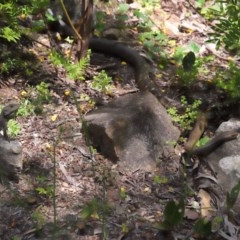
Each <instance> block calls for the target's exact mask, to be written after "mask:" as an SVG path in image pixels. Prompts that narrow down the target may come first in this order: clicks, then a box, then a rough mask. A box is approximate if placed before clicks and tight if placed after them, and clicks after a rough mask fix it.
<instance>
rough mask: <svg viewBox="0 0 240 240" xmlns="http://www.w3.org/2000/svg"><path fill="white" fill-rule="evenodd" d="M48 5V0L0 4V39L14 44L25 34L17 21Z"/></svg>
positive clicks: (6, 0)
mask: <svg viewBox="0 0 240 240" xmlns="http://www.w3.org/2000/svg"><path fill="white" fill-rule="evenodd" d="M48 4H49V0H39V1H38V0H33V1H30V0H29V1H23V2H22V4H19V3H18V1H12V0H5V1H3V2H2V3H0V22H1V23H2V24H3V25H2V26H1V28H0V38H4V39H6V40H7V41H9V42H14V43H16V42H17V41H18V40H19V39H20V37H21V35H22V34H23V33H25V30H23V29H22V28H21V27H20V24H19V19H20V18H25V17H26V16H27V15H30V14H32V13H33V12H35V11H36V10H37V9H42V8H44V7H46V6H47V5H48Z"/></svg>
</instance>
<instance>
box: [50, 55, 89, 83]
mask: <svg viewBox="0 0 240 240" xmlns="http://www.w3.org/2000/svg"><path fill="white" fill-rule="evenodd" d="M90 55H91V51H90V50H88V53H87V56H86V57H85V58H82V59H80V60H79V61H78V62H76V63H73V62H72V61H71V60H70V59H67V58H66V57H64V56H63V55H62V54H60V53H58V52H56V51H52V53H51V54H50V59H51V61H52V63H53V64H54V65H56V66H62V67H64V68H65V69H66V73H67V76H68V77H69V78H71V79H73V80H84V79H85V77H84V74H85V71H86V69H87V68H88V67H89V64H90Z"/></svg>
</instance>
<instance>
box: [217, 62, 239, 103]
mask: <svg viewBox="0 0 240 240" xmlns="http://www.w3.org/2000/svg"><path fill="white" fill-rule="evenodd" d="M215 81H216V85H217V86H218V87H220V88H221V89H224V90H225V91H226V92H227V93H228V94H229V95H230V96H231V97H232V98H234V99H236V98H238V97H239V96H240V68H239V67H238V66H237V64H236V63H234V62H230V63H229V65H228V68H227V69H226V70H225V71H224V72H217V73H216V77H215Z"/></svg>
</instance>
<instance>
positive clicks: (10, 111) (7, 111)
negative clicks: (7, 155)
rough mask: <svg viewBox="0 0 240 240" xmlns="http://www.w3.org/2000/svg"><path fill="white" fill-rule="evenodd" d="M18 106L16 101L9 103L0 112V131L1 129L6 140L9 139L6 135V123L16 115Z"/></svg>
mask: <svg viewBox="0 0 240 240" xmlns="http://www.w3.org/2000/svg"><path fill="white" fill-rule="evenodd" d="M18 108H19V104H18V103H10V104H8V105H7V106H5V107H4V108H3V109H2V112H1V114H0V131H3V137H4V138H5V139H6V140H8V139H9V138H8V135H7V123H8V121H9V120H10V119H13V118H14V117H15V116H16V113H17V111H18Z"/></svg>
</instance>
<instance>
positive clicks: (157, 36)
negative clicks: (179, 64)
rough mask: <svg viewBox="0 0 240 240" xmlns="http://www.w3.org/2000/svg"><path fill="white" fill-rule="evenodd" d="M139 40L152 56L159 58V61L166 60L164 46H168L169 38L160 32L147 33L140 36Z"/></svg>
mask: <svg viewBox="0 0 240 240" xmlns="http://www.w3.org/2000/svg"><path fill="white" fill-rule="evenodd" d="M139 40H140V41H141V42H142V43H143V46H144V47H146V48H147V49H148V50H149V51H150V54H151V55H153V56H155V57H157V59H158V60H159V59H161V58H166V54H165V53H164V51H163V48H162V47H163V46H165V45H166V44H167V36H166V35H165V34H163V33H162V32H160V31H154V30H151V31H147V32H143V33H140V34H139Z"/></svg>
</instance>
